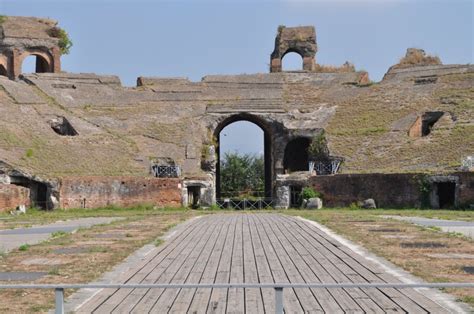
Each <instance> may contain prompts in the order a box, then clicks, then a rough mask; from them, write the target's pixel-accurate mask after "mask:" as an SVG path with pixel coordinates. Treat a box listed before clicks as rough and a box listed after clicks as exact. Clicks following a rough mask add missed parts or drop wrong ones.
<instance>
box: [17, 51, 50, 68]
mask: <svg viewBox="0 0 474 314" xmlns="http://www.w3.org/2000/svg"><path fill="white" fill-rule="evenodd" d="M46 72H51V69H50V65H49V63H48V60H46V59H45V58H44V57H43V56H41V55H37V54H31V55H29V56H27V57H26V58H25V59H24V60H23V63H22V65H21V73H46Z"/></svg>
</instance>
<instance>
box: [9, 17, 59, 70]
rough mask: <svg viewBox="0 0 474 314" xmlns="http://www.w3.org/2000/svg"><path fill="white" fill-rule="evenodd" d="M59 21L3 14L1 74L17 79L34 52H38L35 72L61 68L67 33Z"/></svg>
mask: <svg viewBox="0 0 474 314" xmlns="http://www.w3.org/2000/svg"><path fill="white" fill-rule="evenodd" d="M57 24H58V22H57V21H55V20H51V19H45V18H35V17H23V16H2V18H1V20H0V75H3V76H7V77H9V78H10V79H17V78H18V77H19V76H20V74H21V73H22V69H21V67H22V63H23V61H24V60H25V59H26V58H27V57H28V56H31V55H33V56H36V72H55V73H58V72H60V71H61V60H60V57H61V48H60V46H61V44H62V42H61V37H63V36H64V35H65V34H66V33H65V32H64V31H63V30H61V29H60V28H59V27H58V26H57ZM63 39H64V38H63Z"/></svg>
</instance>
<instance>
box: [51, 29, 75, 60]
mask: <svg viewBox="0 0 474 314" xmlns="http://www.w3.org/2000/svg"><path fill="white" fill-rule="evenodd" d="M49 35H50V36H52V37H55V38H58V39H59V42H58V45H59V49H60V51H61V54H63V55H67V54H69V52H70V49H71V47H72V45H73V43H72V41H71V39H70V38H69V34H68V33H67V32H66V31H65V30H64V29H62V28H60V27H57V26H55V27H52V28H51V29H50V30H49Z"/></svg>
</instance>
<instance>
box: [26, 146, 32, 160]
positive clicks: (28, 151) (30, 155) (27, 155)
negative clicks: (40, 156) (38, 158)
mask: <svg viewBox="0 0 474 314" xmlns="http://www.w3.org/2000/svg"><path fill="white" fill-rule="evenodd" d="M33 154H34V152H33V149H32V148H28V149H27V150H26V153H25V156H26V157H28V158H31V157H33Z"/></svg>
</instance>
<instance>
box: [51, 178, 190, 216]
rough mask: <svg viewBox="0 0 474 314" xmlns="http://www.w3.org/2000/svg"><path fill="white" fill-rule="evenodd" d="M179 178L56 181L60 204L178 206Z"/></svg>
mask: <svg viewBox="0 0 474 314" xmlns="http://www.w3.org/2000/svg"><path fill="white" fill-rule="evenodd" d="M180 186H181V182H180V180H179V179H175V178H151V177H150V178H143V177H67V178H63V179H61V183H60V192H59V194H60V196H59V199H60V207H62V208H97V207H103V206H107V205H117V206H133V205H138V204H154V205H157V206H171V207H178V206H181V188H180Z"/></svg>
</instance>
